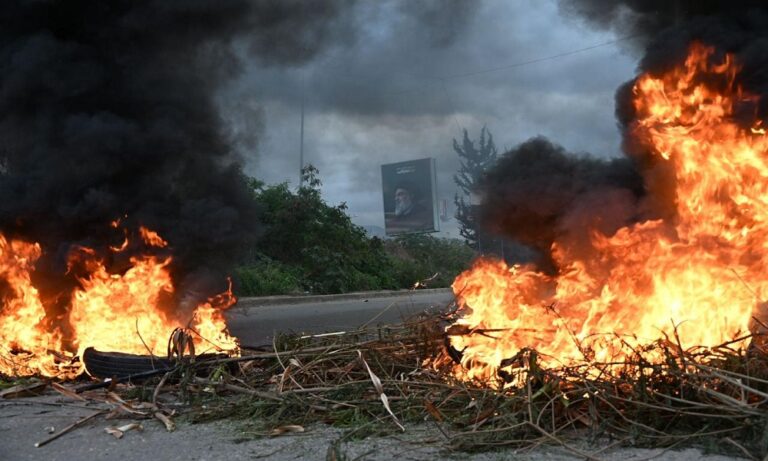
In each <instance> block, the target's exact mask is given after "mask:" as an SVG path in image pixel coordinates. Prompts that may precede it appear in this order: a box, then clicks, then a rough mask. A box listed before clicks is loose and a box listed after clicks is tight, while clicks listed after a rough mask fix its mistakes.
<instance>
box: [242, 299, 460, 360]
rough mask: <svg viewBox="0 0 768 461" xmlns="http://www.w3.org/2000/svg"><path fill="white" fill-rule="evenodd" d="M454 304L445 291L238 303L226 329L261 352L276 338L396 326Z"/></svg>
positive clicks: (253, 300)
mask: <svg viewBox="0 0 768 461" xmlns="http://www.w3.org/2000/svg"><path fill="white" fill-rule="evenodd" d="M453 299H454V298H453V293H452V292H451V291H450V289H443V290H421V291H409V292H394V293H380V292H379V293H369V294H365V293H363V294H354V295H346V296H312V297H307V298H303V299H302V298H285V297H271V298H243V299H241V300H240V301H239V302H238V303H237V304H236V305H235V307H233V308H231V309H230V310H229V311H228V312H227V324H228V325H229V330H230V333H232V334H233V335H235V336H237V337H238V338H240V343H241V344H243V345H244V346H261V345H268V344H272V338H273V337H274V335H275V332H283V333H288V332H294V333H308V334H316V333H327V332H333V331H347V330H351V329H355V328H357V327H359V326H361V325H364V324H366V323H368V324H369V325H371V326H376V325H377V324H392V323H398V322H400V321H402V320H403V319H406V318H408V317H411V316H413V315H415V314H418V313H420V312H424V311H425V310H436V309H445V308H446V307H447V306H448V305H449V304H450V303H451V301H453Z"/></svg>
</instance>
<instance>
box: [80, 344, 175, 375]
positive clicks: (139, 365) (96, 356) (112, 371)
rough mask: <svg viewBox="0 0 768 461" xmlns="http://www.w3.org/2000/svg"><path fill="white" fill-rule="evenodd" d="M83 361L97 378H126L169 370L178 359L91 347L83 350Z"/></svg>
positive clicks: (90, 373) (88, 370) (89, 371)
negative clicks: (102, 350)
mask: <svg viewBox="0 0 768 461" xmlns="http://www.w3.org/2000/svg"><path fill="white" fill-rule="evenodd" d="M83 363H84V364H85V370H86V371H87V372H88V374H89V375H91V376H94V377H97V378H125V377H127V376H130V375H135V374H138V373H146V372H150V371H155V370H157V371H160V370H169V369H171V368H173V367H174V366H176V361H175V360H172V359H168V358H165V357H152V356H149V355H134V354H124V353H120V352H101V351H97V350H96V349H94V348H92V347H89V348H88V349H86V350H85V352H83Z"/></svg>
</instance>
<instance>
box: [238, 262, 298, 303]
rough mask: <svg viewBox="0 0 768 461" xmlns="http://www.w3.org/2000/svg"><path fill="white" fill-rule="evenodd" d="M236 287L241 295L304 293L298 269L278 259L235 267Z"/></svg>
mask: <svg viewBox="0 0 768 461" xmlns="http://www.w3.org/2000/svg"><path fill="white" fill-rule="evenodd" d="M235 288H236V291H237V293H238V295H240V296H269V295H283V294H299V293H302V291H303V290H302V286H301V283H300V276H297V274H296V270H295V269H294V268H291V267H289V266H286V265H284V264H281V263H279V262H276V261H263V262H261V263H258V264H252V265H248V266H243V267H238V268H237V269H235Z"/></svg>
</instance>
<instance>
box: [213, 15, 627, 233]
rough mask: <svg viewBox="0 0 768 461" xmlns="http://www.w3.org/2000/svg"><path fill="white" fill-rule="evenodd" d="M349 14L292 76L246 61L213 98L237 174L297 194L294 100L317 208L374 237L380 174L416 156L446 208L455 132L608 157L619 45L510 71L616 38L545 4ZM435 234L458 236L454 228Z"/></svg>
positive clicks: (622, 65)
mask: <svg viewBox="0 0 768 461" xmlns="http://www.w3.org/2000/svg"><path fill="white" fill-rule="evenodd" d="M450 3H451V2H447V3H446V5H448V4H450ZM463 4H464V5H466V4H467V3H466V2H463ZM352 14H354V15H355V21H357V23H358V26H357V29H358V30H357V32H356V33H355V34H354V37H351V38H348V39H345V40H340V41H339V43H338V44H336V45H335V46H331V47H329V48H327V49H326V50H325V51H324V52H322V53H321V54H319V55H318V56H316V57H315V58H314V59H313V60H311V61H309V62H307V63H305V64H303V65H300V66H294V67H275V66H271V67H270V66H265V65H263V64H261V63H258V62H255V61H247V62H246V64H245V69H244V72H243V74H242V76H241V77H240V78H239V79H238V80H237V81H236V82H235V83H234V84H232V85H230V86H229V87H228V88H227V89H226V90H225V92H224V93H223V94H222V97H221V101H222V102H221V104H222V116H223V117H224V118H225V119H227V120H229V121H230V123H231V124H232V126H233V130H234V131H235V132H236V133H237V134H238V135H239V137H238V139H239V140H240V142H239V143H238V145H239V149H240V150H241V152H242V155H243V157H244V159H245V169H246V172H247V173H248V174H249V175H251V176H255V177H257V178H259V179H261V180H263V181H266V182H267V183H269V184H274V183H279V182H283V181H288V182H289V183H290V184H291V185H296V183H297V181H298V169H299V130H300V114H301V101H302V93H303V94H304V104H305V127H304V157H305V162H307V163H312V164H314V165H315V166H317V167H318V168H319V170H320V177H321V179H322V181H323V195H324V197H325V199H326V200H327V202H328V203H330V204H333V205H336V204H339V203H341V202H346V203H347V205H348V206H349V210H348V213H349V214H350V216H351V217H352V220H353V221H354V222H355V223H356V224H359V225H376V226H381V227H383V224H384V216H383V203H382V195H381V172H380V165H381V164H383V163H391V162H398V161H404V160H411V159H416V158H424V157H434V158H435V159H437V167H438V197H439V198H441V199H447V200H448V202H449V204H450V205H451V208H450V210H451V212H452V202H453V195H454V193H455V192H456V191H457V188H456V186H455V185H454V183H453V179H452V175H453V173H454V172H455V171H456V169H457V168H458V166H459V163H458V157H457V156H456V154H455V152H454V151H453V149H452V139H453V138H457V139H460V137H461V135H462V133H461V130H462V129H464V128H466V129H467V130H468V131H469V134H470V137H473V138H476V137H477V136H478V135H479V132H480V129H481V127H482V126H484V125H485V126H487V127H488V129H489V130H490V131H491V133H492V134H493V137H494V140H495V142H496V145H497V147H498V148H499V152H500V153H501V152H503V151H504V150H505V147H507V148H509V147H512V146H514V145H516V144H518V143H520V142H522V141H525V140H526V139H528V138H531V137H533V136H537V135H543V136H546V137H548V138H550V139H551V140H552V141H554V142H556V143H559V144H561V145H563V146H564V147H565V148H566V149H568V150H570V151H588V152H591V153H593V154H594V155H598V156H615V155H618V152H619V142H620V138H619V133H618V130H617V128H616V122H615V118H614V115H613V112H614V103H613V96H614V92H615V90H616V88H617V87H618V86H619V85H620V84H621V83H622V82H624V81H626V80H629V79H630V78H632V76H633V74H634V68H635V64H636V60H637V57H636V56H635V55H633V54H632V53H631V52H630V51H629V50H628V48H627V47H626V45H622V44H612V45H606V46H600V47H595V48H593V49H590V50H586V51H583V52H578V53H573V54H569V55H566V56H562V57H558V58H554V59H549V60H542V61H540V62H535V63H530V64H526V65H520V66H515V67H511V66H513V65H516V64H518V63H525V62H527V61H532V60H537V59H540V58H546V57H550V56H554V55H558V54H564V53H568V52H571V51H574V50H578V49H582V48H587V47H591V46H594V45H598V44H602V43H605V42H610V41H612V40H615V39H616V38H617V37H616V36H615V35H613V34H612V33H609V32H605V31H595V30H593V29H591V28H590V27H588V26H587V25H585V24H583V22H581V21H580V20H579V19H578V18H573V17H565V16H563V15H562V14H561V13H560V11H559V10H558V5H557V2H556V0H486V1H484V2H477V8H473V9H467V8H463V11H462V9H461V8H460V9H458V10H456V11H454V12H453V13H452V14H447V15H442V16H440V17H434V20H435V21H438V23H437V24H435V23H432V24H430V27H423V23H422V22H420V21H430V20H431V19H432V17H430V16H427V17H421V18H418V17H414V15H413V14H412V13H411V14H404V12H403V11H402V6H401V4H399V3H397V2H390V1H363V2H360V3H358V4H357V6H356V7H355V9H354V12H353V13H352ZM505 66H510V67H508V68H506V69H499V70H495V71H489V72H484V73H476V74H474V75H466V74H470V73H474V72H481V71H485V70H490V69H498V68H500V67H505ZM441 227H442V229H443V232H442V233H441V235H442V236H450V237H458V232H457V230H456V224H455V221H451V222H448V223H441Z"/></svg>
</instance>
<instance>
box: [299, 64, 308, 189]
mask: <svg viewBox="0 0 768 461" xmlns="http://www.w3.org/2000/svg"><path fill="white" fill-rule="evenodd" d="M305 87H306V84H305V81H304V78H303V77H302V79H301V133H300V138H301V139H300V141H299V187H301V186H302V185H303V183H304V94H305V93H306V91H305V90H306V88H305Z"/></svg>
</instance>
